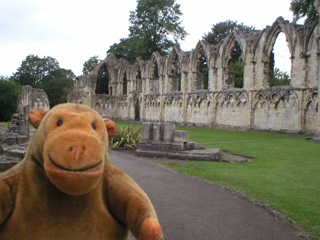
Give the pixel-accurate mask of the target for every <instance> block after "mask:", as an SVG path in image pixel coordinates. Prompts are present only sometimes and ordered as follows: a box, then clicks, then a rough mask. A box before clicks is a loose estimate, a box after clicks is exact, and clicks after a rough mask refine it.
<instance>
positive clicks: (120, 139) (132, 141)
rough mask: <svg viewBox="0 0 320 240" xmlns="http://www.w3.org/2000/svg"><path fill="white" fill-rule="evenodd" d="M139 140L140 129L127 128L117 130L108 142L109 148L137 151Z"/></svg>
mask: <svg viewBox="0 0 320 240" xmlns="http://www.w3.org/2000/svg"><path fill="white" fill-rule="evenodd" d="M140 139H141V128H137V127H135V126H128V127H124V128H119V129H118V130H117V133H116V134H115V135H114V136H113V138H112V139H111V141H110V146H111V148H116V147H122V148H129V149H137V147H138V143H139V141H140Z"/></svg>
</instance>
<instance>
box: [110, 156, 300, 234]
mask: <svg viewBox="0 0 320 240" xmlns="http://www.w3.org/2000/svg"><path fill="white" fill-rule="evenodd" d="M109 157H110V160H111V162H112V163H113V164H114V165H115V166H117V167H119V168H120V169H121V170H122V171H124V172H125V173H127V174H128V175H129V176H130V177H131V178H133V179H134V180H135V181H136V182H137V183H138V184H139V185H140V186H141V187H142V189H143V190H144V191H145V192H146V193H147V194H148V196H149V198H150V199H151V201H152V203H153V205H154V207H155V209H156V211H157V215H158V218H159V222H160V224H161V226H162V229H163V232H164V238H165V239H166V240H238V239H241V240H242V239H244V240H301V239H302V238H300V237H299V235H298V234H299V232H297V231H296V230H295V229H294V228H293V227H292V226H291V225H289V224H287V223H285V222H284V221H283V220H280V219H277V218H274V217H273V216H271V215H270V214H269V212H268V211H267V210H265V209H264V208H262V207H259V206H256V205H254V204H251V203H250V202H249V201H247V200H246V199H243V198H241V197H240V196H237V195H235V194H233V193H232V192H231V191H228V190H226V189H224V188H222V187H221V186H219V185H216V184H212V183H209V182H206V181H203V180H201V179H198V178H195V177H191V176H188V175H184V174H180V173H176V172H173V171H171V170H168V169H165V168H162V167H159V166H156V165H154V164H151V163H148V162H145V161H143V160H141V159H140V158H139V157H136V156H134V155H133V154H132V153H130V154H128V153H127V152H122V151H115V150H110V151H109ZM130 239H134V238H133V237H131V238H130Z"/></svg>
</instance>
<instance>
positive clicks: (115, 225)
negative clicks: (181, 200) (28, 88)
mask: <svg viewBox="0 0 320 240" xmlns="http://www.w3.org/2000/svg"><path fill="white" fill-rule="evenodd" d="M29 119H30V123H31V124H32V125H33V126H34V127H35V128H37V131H36V133H35V134H34V136H33V138H32V140H31V144H30V146H29V148H28V151H27V153H26V155H25V157H24V159H23V160H22V161H21V162H20V163H19V164H17V165H16V166H14V167H13V168H11V169H9V170H7V171H6V172H4V173H2V174H1V175H0V239H1V240H13V239H19V240H20V239H26V240H29V239H30V240H31V239H32V240H38V239H39V240H40V239H41V240H44V239H45V240H62V239H66V240H73V239H76V240H81V239H83V240H99V239H103V240H122V239H128V235H129V230H130V231H131V232H132V233H133V234H134V235H135V236H136V237H137V238H138V239H140V240H160V239H163V234H162V230H161V226H160V224H159V222H158V220H157V216H156V213H155V210H154V208H153V206H152V204H151V202H150V200H149V198H148V197H147V195H146V194H145V193H144V192H143V190H142V189H141V188H140V187H139V186H138V185H137V184H136V183H135V182H134V181H133V180H132V179H131V178H129V177H128V176H127V175H126V174H125V173H123V172H122V171H121V170H119V169H118V168H117V167H115V166H113V165H112V164H111V163H110V161H109V158H108V154H107V149H108V135H109V137H112V136H113V134H115V131H116V125H115V123H114V122H112V121H110V120H105V121H104V120H103V119H102V118H101V117H100V116H99V114H98V113H96V112H95V111H94V110H92V109H91V108H88V107H86V106H83V105H79V104H61V105H58V106H56V107H54V108H53V109H51V110H50V111H49V112H47V111H46V110H43V109H42V110H39V109H33V110H32V111H31V113H30V115H29Z"/></svg>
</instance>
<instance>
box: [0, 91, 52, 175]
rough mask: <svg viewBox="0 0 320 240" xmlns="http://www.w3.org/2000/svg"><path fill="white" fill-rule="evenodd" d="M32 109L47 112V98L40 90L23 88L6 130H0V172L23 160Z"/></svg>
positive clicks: (28, 136) (28, 135)
mask: <svg viewBox="0 0 320 240" xmlns="http://www.w3.org/2000/svg"><path fill="white" fill-rule="evenodd" d="M32 108H43V109H46V110H49V101H48V96H47V94H46V93H45V92H44V90H42V89H34V88H32V87H30V86H23V87H22V93H21V94H20V95H19V97H18V101H17V111H16V113H15V114H13V116H12V119H11V121H10V123H9V126H8V130H6V129H4V128H1V129H0V171H4V170H6V169H8V168H10V167H12V166H13V165H15V164H16V163H17V162H19V161H21V160H22V159H23V157H24V155H25V153H26V151H27V146H28V141H29V138H30V124H29V119H28V116H29V113H30V111H31V110H32Z"/></svg>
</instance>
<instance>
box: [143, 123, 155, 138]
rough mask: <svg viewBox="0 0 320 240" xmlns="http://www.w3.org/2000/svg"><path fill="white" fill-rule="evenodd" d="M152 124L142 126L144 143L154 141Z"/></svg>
mask: <svg viewBox="0 0 320 240" xmlns="http://www.w3.org/2000/svg"><path fill="white" fill-rule="evenodd" d="M152 125H153V124H152V123H151V122H143V123H142V125H141V140H142V141H143V142H145V141H149V140H152V138H153V137H152V136H153V134H152Z"/></svg>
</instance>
